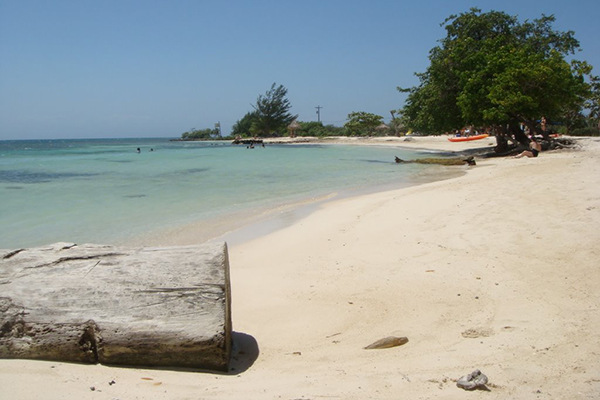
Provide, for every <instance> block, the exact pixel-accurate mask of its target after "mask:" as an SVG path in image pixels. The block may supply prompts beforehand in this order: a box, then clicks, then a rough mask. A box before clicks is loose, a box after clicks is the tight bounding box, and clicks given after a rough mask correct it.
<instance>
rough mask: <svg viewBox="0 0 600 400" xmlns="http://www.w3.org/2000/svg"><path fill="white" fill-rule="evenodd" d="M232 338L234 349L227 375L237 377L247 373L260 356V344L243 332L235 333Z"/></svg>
mask: <svg viewBox="0 0 600 400" xmlns="http://www.w3.org/2000/svg"><path fill="white" fill-rule="evenodd" d="M232 337H233V338H232V340H233V349H232V351H231V360H230V362H229V372H228V373H227V375H237V374H241V373H243V372H245V371H247V370H248V369H250V367H251V366H252V365H253V364H254V361H256V359H257V358H258V355H259V354H260V350H259V348H258V342H257V341H256V339H254V337H253V336H250V335H248V334H246V333H242V332H233V333H232Z"/></svg>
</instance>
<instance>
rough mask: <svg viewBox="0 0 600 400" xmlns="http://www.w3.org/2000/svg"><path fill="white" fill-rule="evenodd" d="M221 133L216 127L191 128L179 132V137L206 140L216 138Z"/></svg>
mask: <svg viewBox="0 0 600 400" xmlns="http://www.w3.org/2000/svg"><path fill="white" fill-rule="evenodd" d="M220 137H221V133H220V132H219V129H218V128H215V129H210V128H207V129H196V128H192V129H190V131H189V132H183V133H182V134H181V139H183V140H207V139H216V138H220Z"/></svg>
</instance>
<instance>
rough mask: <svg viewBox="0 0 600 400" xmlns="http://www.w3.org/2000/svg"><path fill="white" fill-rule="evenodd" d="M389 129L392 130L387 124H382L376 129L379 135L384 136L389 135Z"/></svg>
mask: <svg viewBox="0 0 600 400" xmlns="http://www.w3.org/2000/svg"><path fill="white" fill-rule="evenodd" d="M388 129H390V127H389V126H387V125H386V124H381V125H379V126H378V127H376V128H375V130H376V131H377V134H378V135H383V134H385V133H387V131H388Z"/></svg>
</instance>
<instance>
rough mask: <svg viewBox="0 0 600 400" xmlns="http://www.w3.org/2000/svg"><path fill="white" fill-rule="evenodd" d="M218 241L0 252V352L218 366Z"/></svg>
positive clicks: (227, 321) (225, 334) (223, 284)
mask: <svg viewBox="0 0 600 400" xmlns="http://www.w3.org/2000/svg"><path fill="white" fill-rule="evenodd" d="M230 304H231V294H230V282H229V261H228V256H227V246H226V244H224V243H221V244H212V245H202V246H182V247H163V248H160V247H157V248H117V247H112V246H99V245H74V244H66V243H57V244H54V245H50V246H47V247H38V248H32V249H19V250H13V251H8V250H7V251H2V250H0V357H1V358H25V359H40V360H54V361H74V362H86V363H97V362H99V363H103V364H118V365H144V366H170V367H189V368H199V369H213V370H227V367H228V363H229V357H230V353H231V329H232V327H231V309H230Z"/></svg>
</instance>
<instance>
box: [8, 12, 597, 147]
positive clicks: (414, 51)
mask: <svg viewBox="0 0 600 400" xmlns="http://www.w3.org/2000/svg"><path fill="white" fill-rule="evenodd" d="M473 6H476V7H479V8H481V9H483V10H484V11H489V10H491V9H494V10H499V11H505V12H507V13H508V14H511V15H518V16H519V18H520V19H521V20H524V19H534V18H537V17H540V16H541V14H542V13H545V14H547V15H549V14H554V15H555V16H556V18H557V21H556V23H555V25H554V27H555V28H556V29H559V30H573V31H575V34H576V37H577V39H579V41H580V42H581V47H582V51H581V52H580V53H579V54H578V55H577V57H576V58H578V59H582V60H587V61H588V62H590V63H591V64H592V65H594V66H596V69H595V71H594V72H595V73H596V74H597V75H600V23H599V19H598V18H599V16H600V1H597V0H571V1H562V0H560V1H559V0H548V1H529V0H519V1H516V0H507V1H474V0H473V1H464V0H453V1H449V0H447V1H442V0H439V1H434V0H416V1H400V0H381V1H378V0H372V1H366V0H363V1H354V0H302V1H292V0H273V1H266V0H247V1H241V0H240V1H232V0H222V1H202V0H198V1H192V0H170V1H153V0H144V1H134V0H118V1H117V0H115V1H113V0H103V1H98V0H94V1H89V0H56V1H47V0H39V1H31V0H13V1H8V0H0V140H1V139H37V138H103V137H105V138H109V137H179V136H180V135H181V133H182V132H184V131H186V130H189V129H190V128H194V127H195V128H198V129H202V128H212V127H214V124H215V123H216V122H217V121H220V122H221V124H222V127H223V133H224V134H228V133H229V131H230V129H231V126H232V125H233V124H234V123H235V122H236V121H237V120H238V119H240V118H241V117H243V116H244V114H245V113H246V112H248V111H250V110H251V109H252V108H251V104H253V103H255V101H256V98H257V97H258V95H260V94H264V93H265V92H266V91H267V90H268V89H269V88H270V86H271V84H272V83H273V82H276V83H277V84H283V85H284V86H285V87H287V88H288V98H289V100H290V101H291V103H292V112H293V113H294V114H298V115H299V119H300V120H301V121H316V119H317V114H316V108H315V107H316V106H318V105H320V106H322V107H323V108H322V110H321V120H322V121H323V122H324V123H330V124H334V125H340V126H341V125H343V124H344V122H345V119H346V116H347V115H348V113H350V112H352V111H367V112H372V113H376V114H379V115H383V116H384V117H385V118H386V121H387V120H389V117H390V114H389V111H390V110H392V109H397V108H400V107H402V105H403V102H404V95H402V94H400V93H398V92H397V90H396V87H397V86H404V87H408V86H413V85H415V84H417V82H418V81H417V78H416V77H415V76H414V73H415V72H422V71H424V70H425V68H426V67H427V65H428V64H429V62H428V58H427V56H428V52H429V50H430V49H431V48H432V47H433V46H435V45H436V44H437V40H439V39H441V38H443V37H444V36H445V31H444V29H443V28H442V27H440V23H441V22H442V21H443V20H444V19H445V18H446V17H448V16H449V15H450V14H453V13H454V14H457V13H460V12H463V11H467V10H468V9H469V8H470V7H473Z"/></svg>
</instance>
